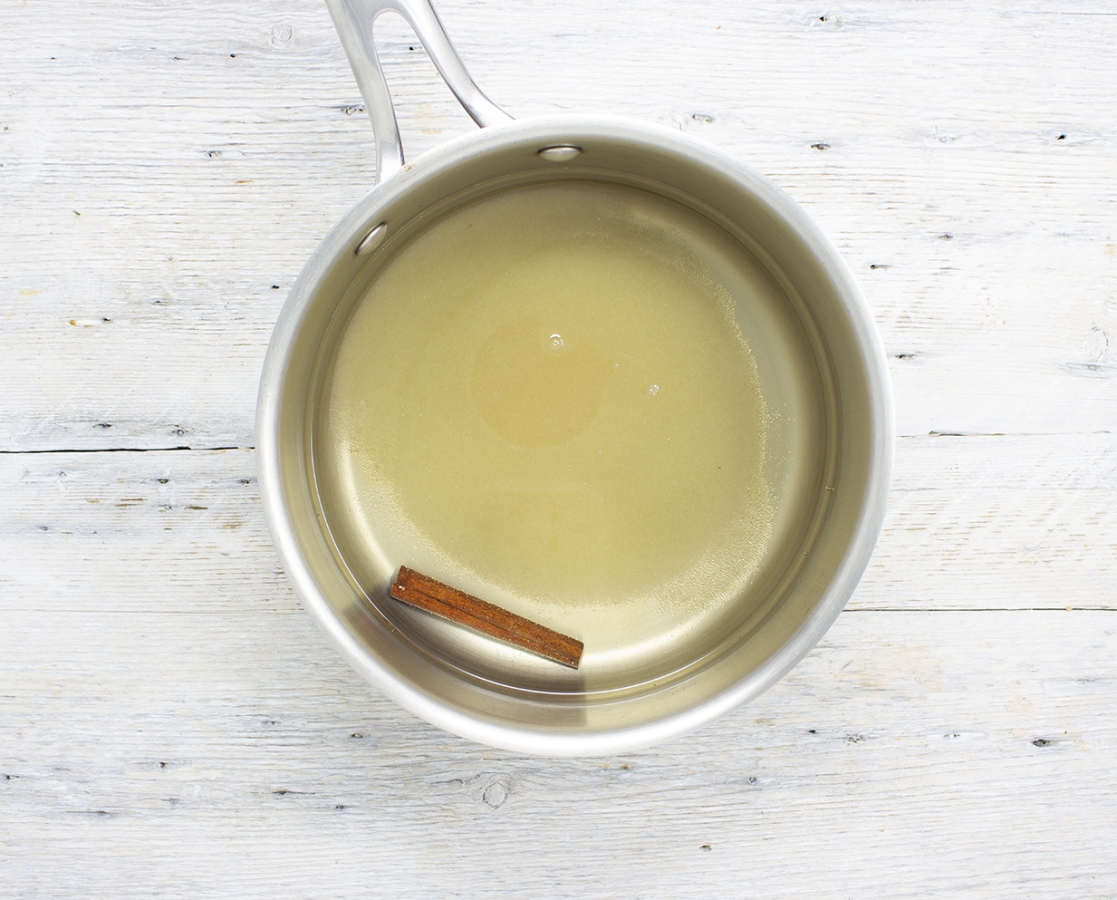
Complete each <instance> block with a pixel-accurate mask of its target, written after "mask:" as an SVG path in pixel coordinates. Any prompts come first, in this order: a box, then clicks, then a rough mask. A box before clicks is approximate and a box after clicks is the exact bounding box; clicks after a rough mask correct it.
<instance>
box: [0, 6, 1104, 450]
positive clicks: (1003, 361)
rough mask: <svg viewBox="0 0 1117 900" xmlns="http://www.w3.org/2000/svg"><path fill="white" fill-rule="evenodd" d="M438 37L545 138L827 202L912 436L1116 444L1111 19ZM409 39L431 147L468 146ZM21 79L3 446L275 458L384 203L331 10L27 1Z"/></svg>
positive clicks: (565, 11)
mask: <svg viewBox="0 0 1117 900" xmlns="http://www.w3.org/2000/svg"><path fill="white" fill-rule="evenodd" d="M440 9H441V10H442V13H443V16H444V18H445V19H446V21H447V23H448V27H449V28H450V29H451V31H452V32H453V33H454V36H455V40H456V41H457V43H458V44H459V46H460V49H461V51H462V53H463V55H464V56H465V57H466V58H467V60H468V61H469V62H470V64H471V65H472V66H473V68H474V70H475V73H476V75H477V77H478V79H479V81H480V82H481V83H482V84H483V85H484V86H485V87H486V89H487V90H488V91H489V93H491V94H492V95H493V96H494V97H496V98H498V99H499V100H500V101H502V102H504V103H505V104H506V105H507V106H508V107H509V109H510V110H512V112H513V113H515V114H516V115H524V114H530V113H532V112H553V111H559V110H579V111H595V110H596V111H609V112H614V113H618V114H625V115H630V116H634V117H636V118H639V119H643V120H645V121H653V122H658V123H661V124H666V125H668V126H670V127H679V128H682V129H684V130H687V131H691V132H693V133H695V134H697V135H700V136H703V137H706V138H709V139H710V140H712V141H714V142H715V143H717V144H718V145H720V146H722V147H723V148H724V149H726V150H727V151H728V152H730V153H731V154H733V155H735V156H737V157H738V158H740V159H742V160H744V161H746V162H748V163H750V164H752V165H754V166H756V167H757V168H759V169H760V170H761V171H763V172H765V173H768V174H769V175H771V176H772V177H773V178H775V180H776V181H777V183H779V184H781V185H782V186H784V187H785V188H787V189H788V190H789V191H790V192H791V193H792V194H793V195H794V196H796V197H797V198H799V199H800V201H801V202H803V203H804V205H805V206H806V208H807V209H808V211H809V212H810V213H811V214H812V215H813V216H815V217H816V218H817V219H818V220H819V222H820V223H821V224H822V226H823V227H824V228H825V229H826V230H827V231H828V232H829V233H830V234H831V235H832V236H833V237H834V239H835V241H836V243H837V244H838V245H839V247H840V249H841V250H842V252H843V253H844V254H845V256H846V258H847V260H848V261H849V263H850V265H851V267H852V268H853V269H854V271H855V272H856V274H857V275H858V276H859V277H860V278H861V280H862V282H863V284H864V288H865V292H866V295H867V296H868V299H869V301H870V304H871V306H872V308H873V309H874V311H875V313H876V316H877V319H878V322H879V324H880V326H881V330H882V334H883V336H884V340H885V344H886V347H887V349H888V351H889V353H890V354H891V355H892V357H893V375H894V379H895V386H896V396H897V411H898V422H899V429H900V432H901V434H906V435H914V434H923V433H927V432H929V431H961V432H967V433H1001V432H1003V433H1046V432H1053V431H1054V432H1065V433H1070V432H1076V431H1078V432H1081V431H1093V430H1097V428H1098V423H1101V422H1110V421H1113V420H1114V418H1115V416H1117V377H1114V374H1115V373H1117V355H1115V354H1117V350H1115V349H1114V348H1115V347H1117V343H1115V340H1114V335H1117V318H1115V317H1117V311H1115V307H1114V306H1113V303H1112V296H1113V293H1114V289H1115V287H1117V233H1114V230H1113V222H1114V221H1115V220H1117V171H1115V170H1114V169H1113V166H1112V165H1111V157H1112V151H1113V147H1114V146H1115V142H1117V115H1115V113H1117V107H1115V102H1117V101H1115V100H1114V98H1113V95H1112V92H1111V91H1110V85H1109V84H1108V82H1107V80H1106V79H1105V78H1103V77H1100V73H1103V72H1109V71H1113V70H1114V69H1117V17H1114V16H1111V15H1107V14H1098V15H1094V13H1106V8H1105V7H1100V8H1099V7H1096V6H1091V5H1090V4H1082V5H1080V6H1079V5H1075V6H1072V7H1065V6H1061V7H1060V8H1059V9H1058V10H1043V9H1039V10H1021V9H1019V8H1017V7H1015V6H1014V5H1011V4H994V5H992V6H990V7H988V8H983V9H981V10H972V9H969V8H968V7H966V6H964V5H962V4H956V3H933V4H919V5H911V4H906V5H901V4H895V3H889V2H877V3H863V4H859V5H856V6H850V7H846V8H845V9H843V10H842V11H840V12H832V13H830V14H827V13H826V12H825V11H823V12H821V13H820V12H819V10H818V9H816V8H815V7H813V6H810V5H808V4H806V3H793V4H777V3H761V4H753V5H750V6H749V8H748V10H747V11H745V10H743V9H742V8H740V7H738V6H735V5H733V4H731V3H728V2H725V0H723V2H710V3H704V4H702V3H697V4H692V5H690V6H688V8H687V12H686V15H680V14H678V12H677V11H676V10H675V9H674V8H673V7H671V6H670V5H669V4H666V3H660V2H650V0H649V2H647V3H646V4H643V5H642V6H641V11H640V13H639V14H633V13H632V12H631V11H630V10H629V9H628V7H625V6H616V7H609V6H606V7H602V8H599V7H597V6H592V7H591V6H588V5H583V6H581V7H571V6H570V5H569V4H563V5H559V4H556V3H538V4H531V5H525V6H524V7H523V8H522V9H513V10H507V9H499V8H497V6H496V5H494V4H489V3H485V2H482V0H469V2H467V0H447V2H445V3H443V4H442V5H441V6H440ZM1069 13H1081V15H1077V14H1075V15H1072V14H1069ZM59 22H63V23H65V24H64V25H62V26H60V25H59ZM388 22H389V20H385V26H384V29H383V31H382V35H381V37H382V39H383V42H384V44H385V59H386V64H387V65H388V66H389V67H391V68H392V72H393V86H394V87H395V88H396V92H397V94H398V95H399V97H400V100H401V104H402V105H401V113H400V117H401V121H403V123H404V130H405V135H404V136H405V141H406V143H407V145H408V147H409V152H419V151H421V150H423V149H426V148H429V147H431V146H434V145H436V144H438V143H441V142H442V141H443V140H445V139H446V138H447V137H449V136H452V135H453V134H458V133H462V132H464V131H466V130H468V129H469V128H470V127H471V126H470V125H469V124H468V122H467V120H466V119H465V118H464V116H463V115H462V114H461V112H460V111H457V110H455V107H454V102H453V101H452V99H450V98H449V96H448V94H447V92H446V91H445V89H444V88H443V87H442V86H441V85H439V83H438V80H437V76H436V75H435V74H434V72H433V69H432V68H431V67H430V65H429V63H428V62H427V61H426V60H425V59H423V58H421V57H422V51H421V50H419V49H416V50H411V49H410V48H411V47H418V45H416V44H415V41H414V39H413V38H412V37H410V36H409V35H408V33H407V32H406V30H405V29H404V28H403V27H402V26H401V25H398V24H395V25H391V24H388ZM203 23H204V24H203ZM509 35H514V36H515V37H514V39H513V40H511V41H510V40H509ZM916 35H918V36H919V37H918V39H917V38H916ZM990 72H996V73H997V74H996V78H989V77H987V75H988V73H990ZM0 81H2V82H3V83H4V84H5V85H6V86H7V88H6V94H5V97H4V99H3V106H2V107H0V119H2V120H3V121H2V123H0V128H6V129H7V130H6V131H0V154H2V157H3V169H2V170H0V200H2V202H3V203H4V205H5V207H6V208H8V209H11V210H14V211H16V214H15V215H9V216H5V217H3V218H2V219H0V246H3V247H4V248H5V254H4V259H3V265H2V266H0V322H2V323H3V329H4V330H3V335H4V346H5V352H4V354H2V355H0V382H2V383H3V384H4V385H5V388H6V389H5V391H4V392H3V395H2V399H0V448H3V449H9V450H20V449H27V450H42V449H67V448H69V449H90V448H118V447H135V448H148V447H176V446H189V447H223V446H251V445H252V444H253V433H252V422H253V408H254V403H255V392H256V382H257V377H258V373H259V368H260V363H261V360H262V356H263V352H264V349H265V346H266V343H267V339H268V336H269V333H270V330H271V326H272V323H273V322H274V319H275V316H276V314H277V312H278V309H279V306H280V304H281V301H282V298H283V296H284V295H285V293H286V290H287V289H288V288H289V287H290V285H291V283H292V281H293V280H294V278H295V276H296V274H297V273H298V271H299V269H300V268H301V266H302V264H303V262H304V261H305V260H306V258H307V257H308V256H309V254H310V252H311V250H312V249H313V247H314V246H315V245H316V243H317V242H318V240H319V239H320V238H321V237H322V235H323V234H324V233H325V232H326V231H327V230H328V228H329V227H330V226H331V225H332V223H333V222H334V221H336V219H337V218H338V217H339V216H340V215H341V213H342V212H343V211H344V210H345V209H346V208H347V207H348V206H349V205H350V204H351V203H352V202H354V201H355V200H356V199H357V198H358V197H359V196H360V195H361V194H362V193H363V192H364V190H365V189H366V188H367V187H368V186H369V184H370V183H371V182H370V174H371V156H370V154H371V146H370V141H369V128H368V124H367V121H365V118H364V116H363V114H362V113H361V112H360V109H359V97H358V95H357V92H356V89H355V87H354V84H353V82H352V79H351V76H350V75H349V73H348V71H347V68H346V64H345V61H344V58H343V55H342V53H341V50H340V46H339V45H338V44H337V42H336V38H335V36H334V35H333V33H332V30H331V26H330V23H329V19H328V16H327V15H326V12H325V9H324V8H323V7H322V5H321V4H320V3H319V2H318V0H304V2H297V3H290V4H284V5H283V6H282V7H277V8H275V9H268V10H266V11H260V10H257V9H256V8H252V9H248V8H240V7H237V6H236V5H235V4H227V3H220V2H197V3H192V4H190V5H188V6H173V5H172V6H162V5H160V6H155V7H152V6H149V5H147V4H140V3H128V2H123V3H120V4H118V5H117V6H116V7H115V11H114V13H113V14H112V15H105V14H103V13H102V11H101V9H100V8H98V9H97V10H94V9H92V8H89V7H88V6H83V5H81V4H76V3H72V2H63V3H59V4H51V5H50V7H49V9H48V8H47V7H40V6H36V5H30V6H27V7H17V6H9V7H6V8H5V9H4V10H0ZM707 120H709V121H707ZM1064 135H1065V137H1061V136H1064ZM816 145H817V146H822V145H825V147H824V149H822V150H819V149H815V147H816ZM944 235H950V237H949V238H945V237H944ZM874 266H875V267H876V268H873V267H874ZM886 267H887V268H886ZM273 286H274V287H273Z"/></svg>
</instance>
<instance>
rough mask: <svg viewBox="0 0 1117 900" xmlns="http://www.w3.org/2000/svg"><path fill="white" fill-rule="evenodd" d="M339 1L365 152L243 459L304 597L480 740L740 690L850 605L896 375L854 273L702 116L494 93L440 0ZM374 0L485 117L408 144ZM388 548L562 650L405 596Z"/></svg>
mask: <svg viewBox="0 0 1117 900" xmlns="http://www.w3.org/2000/svg"><path fill="white" fill-rule="evenodd" d="M328 5H329V9H330V13H331V15H332V16H333V19H334V23H335V25H336V27H337V30H338V33H339V35H340V36H341V41H342V44H343V46H344V48H345V51H346V53H347V55H348V57H349V61H350V64H351V65H352V68H353V71H354V73H355V75H356V78H357V82H358V85H359V86H360V89H361V92H362V94H363V96H364V99H365V102H366V106H367V109H368V112H369V115H370V118H371V119H372V125H373V135H374V138H375V141H376V159H377V165H378V169H377V175H378V182H377V183H376V185H375V186H374V187H373V189H372V190H371V192H370V193H369V194H368V195H367V196H365V197H364V198H363V199H362V200H360V201H359V202H358V203H357V204H356V205H355V206H354V207H353V208H352V210H350V211H349V213H348V214H347V215H346V216H345V217H344V218H343V219H342V220H341V221H340V222H339V223H338V224H337V225H336V226H335V227H334V228H333V230H332V231H331V232H330V233H329V234H328V235H327V236H326V237H325V239H324V240H323V241H322V243H321V244H320V246H319V247H318V248H317V250H316V251H315V252H314V255H313V256H312V257H311V258H310V260H309V261H308V262H307V264H306V267H305V268H304V269H303V271H302V274H301V275H300V276H299V278H298V280H297V281H296V283H295V284H294V286H293V288H292V289H291V293H290V295H289V297H288V298H287V301H286V304H285V305H284V307H283V309H282V312H281V314H280V316H279V320H278V323H277V325H276V327H275V332H274V335H273V337H272V340H271V343H270V346H269V348H268V353H267V358H266V361H265V364H264V371H263V376H262V381H261V386H260V395H259V407H258V415H257V444H258V467H259V481H260V489H261V492H262V495H263V500H264V504H265V510H266V514H267V518H268V522H269V526H270V528H271V532H272V536H273V539H274V541H275V544H276V547H277V548H278V551H279V555H280V557H281V560H282V563H283V566H284V567H285V569H286V571H287V573H288V575H289V577H290V578H291V580H292V582H293V584H294V586H295V589H296V591H297V593H298V594H299V596H300V597H301V599H302V601H303V603H304V605H305V606H306V608H307V609H309V610H310V612H311V613H312V614H313V616H314V617H315V618H316V619H317V621H318V622H319V624H320V625H321V626H322V627H323V629H324V630H325V632H326V633H327V634H328V635H329V636H330V637H331V638H332V639H333V641H334V642H335V643H336V644H337V646H338V647H339V648H340V649H341V651H342V652H343V654H344V655H345V656H346V657H348V659H349V661H350V662H351V663H352V664H353V665H354V666H355V667H356V668H357V669H358V670H359V671H360V672H361V673H362V674H363V675H364V676H366V677H367V679H368V680H369V681H371V682H372V683H373V684H374V685H375V686H377V687H378V688H379V689H380V690H381V691H382V692H383V693H385V694H387V695H388V696H389V697H391V698H393V699H394V700H396V701H397V702H398V703H399V704H400V705H401V706H403V707H405V708H406V709H408V710H410V711H412V712H414V713H416V714H417V715H419V716H421V717H423V718H425V719H427V720H428V721H429V722H432V723H434V724H436V725H438V726H441V727H442V728H444V729H446V730H448V731H451V732H454V733H456V734H458V735H461V736H464V737H466V738H470V739H473V740H476V741H480V742H483V743H487V744H490V745H493V746H496V747H501V748H506V749H511V750H516V751H523V752H529V753H537V754H545V755H565V756H573V755H593V754H603V753H614V752H620V751H625V750H631V749H634V748H638V747H644V746H648V745H650V744H653V743H656V742H659V741H662V740H664V739H667V738H670V737H673V736H676V735H679V734H681V733H683V732H686V731H688V730H691V729H693V728H696V727H698V726H700V725H702V724H704V723H707V722H709V721H710V720H711V719H713V718H714V717H715V716H718V715H719V714H721V713H723V712H726V711H728V710H730V709H732V708H733V707H735V706H737V705H738V704H741V703H743V702H745V701H748V700H750V699H752V698H755V697H756V696H757V695H758V694H760V693H761V692H762V691H764V690H766V689H767V688H769V687H770V686H772V685H773V684H774V683H775V682H776V681H778V680H779V679H780V678H782V677H783V675H785V674H786V673H787V672H788V671H789V670H790V669H791V668H792V667H793V666H794V665H795V664H796V663H797V662H798V661H800V660H801V659H802V658H803V657H804V656H805V655H806V654H807V653H808V652H809V651H810V650H811V648H812V647H814V646H815V645H816V643H817V642H818V641H819V639H820V638H821V637H822V635H823V634H824V633H825V631H826V630H827V628H829V626H830V625H831V624H832V623H833V621H834V620H835V618H836V617H837V616H838V614H839V612H840V611H841V609H842V607H843V606H844V605H845V603H846V601H847V600H848V598H849V597H850V595H851V594H852V592H853V590H854V588H855V586H856V584H857V582H858V580H859V579H860V577H861V575H862V573H863V571H864V569H865V566H866V565H867V562H868V560H869V557H870V554H871V552H872V550H873V546H874V544H875V542H876V539H877V536H878V534H879V531H880V527H881V522H882V518H883V515H884V505H885V496H886V492H887V487H888V480H889V473H890V468H891V456H892V428H893V425H892V407H891V401H890V393H889V385H888V378H887V371H886V367H885V362H884V355H883V352H882V349H881V344H880V341H879V337H878V335H877V333H876V329H875V327H874V324H873V321H872V317H871V315H870V312H869V310H868V308H867V306H866V303H865V301H864V300H863V298H862V296H861V294H860V292H859V290H858V288H857V285H856V283H855V281H854V279H853V277H852V276H851V274H850V272H849V271H848V270H847V268H846V266H845V265H844V264H843V262H842V260H841V259H840V258H839V256H838V254H837V252H836V251H835V250H834V248H833V247H832V246H831V245H830V243H829V242H828V241H827V239H826V238H825V237H824V236H823V234H822V233H821V232H820V230H819V229H818V228H817V227H816V226H815V225H814V224H813V223H812V221H811V220H810V219H809V218H808V217H807V215H806V214H805V213H804V212H803V211H802V210H801V209H800V208H799V207H798V206H797V205H796V204H795V203H794V202H793V201H792V200H791V199H790V198H789V197H788V196H786V195H785V194H784V193H783V192H782V191H781V190H779V189H778V188H777V187H775V186H774V185H773V184H771V183H770V182H769V181H768V180H766V179H765V178H763V177H762V176H760V175H759V174H757V173H756V172H754V171H752V170H751V169H749V168H748V167H747V166H745V165H743V164H741V163H740V162H738V161H737V160H735V159H733V158H731V157H729V156H728V155H726V154H725V153H723V152H721V151H720V150H718V149H717V148H716V147H714V146H712V145H710V144H707V143H704V142H702V141H699V140H695V139H692V138H690V137H688V136H686V135H683V134H681V133H678V132H674V131H671V130H668V129H665V128H661V127H658V126H652V125H648V124H644V123H641V122H635V121H625V120H621V119H614V118H607V117H601V116H578V115H561V116H559V115H548V116H540V117H535V118H526V119H521V120H518V121H513V120H512V118H511V117H510V116H508V115H507V114H506V113H504V112H503V111H502V110H501V109H500V108H498V107H497V106H496V105H494V104H493V103H492V102H491V101H490V100H489V99H488V98H487V97H486V96H485V95H484V94H483V93H482V92H481V91H480V90H479V89H478V87H477V86H476V84H475V83H474V82H473V81H472V80H471V78H470V76H469V74H468V73H467V71H466V69H465V68H464V67H463V65H462V63H461V61H460V59H459V57H458V55H457V53H456V52H455V50H454V48H453V47H452V45H451V44H450V41H449V40H448V38H447V36H446V33H445V31H444V29H443V27H442V25H441V23H440V22H439V19H438V17H437V15H436V13H435V11H434V9H433V7H432V6H431V5H430V4H429V2H427V0H328ZM389 10H391V11H394V12H396V13H398V14H400V15H402V16H403V17H404V18H405V19H406V20H407V21H408V22H409V23H410V25H411V26H412V28H413V29H414V31H415V32H416V34H417V35H418V36H419V38H420V39H421V41H422V43H423V45H424V46H425V47H426V49H427V51H428V53H429V55H430V57H431V59H432V60H433V61H434V63H435V65H436V66H437V68H438V70H439V72H440V73H441V75H442V77H443V79H444V80H445V81H446V83H447V84H448V85H449V87H450V88H451V90H452V91H453V92H454V94H455V95H456V96H457V98H458V99H459V100H460V101H461V103H462V105H463V106H464V107H465V109H466V111H467V112H468V113H469V114H470V116H471V117H472V118H473V119H474V120H475V121H476V122H477V124H478V125H480V126H481V128H480V129H479V130H478V131H476V132H472V133H470V134H468V135H465V136H463V137H460V138H458V139H455V140H451V141H449V142H447V143H446V144H444V145H442V146H440V147H438V148H436V149H434V150H432V151H430V152H428V153H425V154H424V155H423V156H421V157H419V158H418V159H415V160H414V161H411V162H407V163H405V162H404V156H403V150H402V146H401V142H400V136H399V131H398V128H397V123H396V119H395V114H394V112H393V107H392V101H391V97H390V96H389V93H388V89H387V86H386V83H385V81H384V78H383V74H382V72H381V67H380V64H379V61H378V59H377V55H376V49H375V45H374V43H373V25H374V22H375V20H376V18H377V17H378V16H379V15H380V14H381V13H383V12H385V11H389ZM401 567H407V568H409V569H415V570H418V571H420V572H422V573H423V575H425V576H429V577H430V578H433V579H436V580H437V581H439V582H442V583H445V584H448V585H451V586H453V587H454V588H456V589H458V590H460V591H464V592H466V593H467V594H469V595H472V596H474V597H477V598H481V599H483V600H484V601H486V602H488V603H490V604H493V605H494V606H495V607H497V608H499V609H500V610H505V611H507V612H510V613H513V614H516V615H518V616H522V617H523V618H525V619H527V620H530V621H531V622H534V623H537V624H538V625H541V626H545V627H546V628H549V629H552V630H553V631H555V632H559V633H561V634H564V635H567V636H569V637H570V638H572V639H576V641H578V642H580V643H581V644H582V645H584V652H583V655H582V656H581V660H580V662H578V664H577V666H576V667H573V666H571V665H559V664H556V663H555V662H553V661H551V660H548V659H545V658H542V657H541V656H539V655H536V654H535V653H532V652H528V650H530V647H529V648H528V650H525V649H522V648H520V647H517V646H513V645H510V644H507V643H505V642H502V641H497V640H494V639H492V637H490V636H489V635H487V634H484V633H481V632H478V631H476V630H473V629H471V628H467V627H464V626H463V625H462V624H461V623H460V622H453V621H446V620H444V619H443V618H439V617H436V616H432V615H430V614H428V613H427V612H424V611H422V610H418V609H414V608H412V607H410V606H407V605H404V604H402V603H399V602H397V601H396V600H395V599H392V598H391V597H390V596H389V588H390V586H391V585H392V582H393V578H395V577H396V573H397V571H400V569H401Z"/></svg>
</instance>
